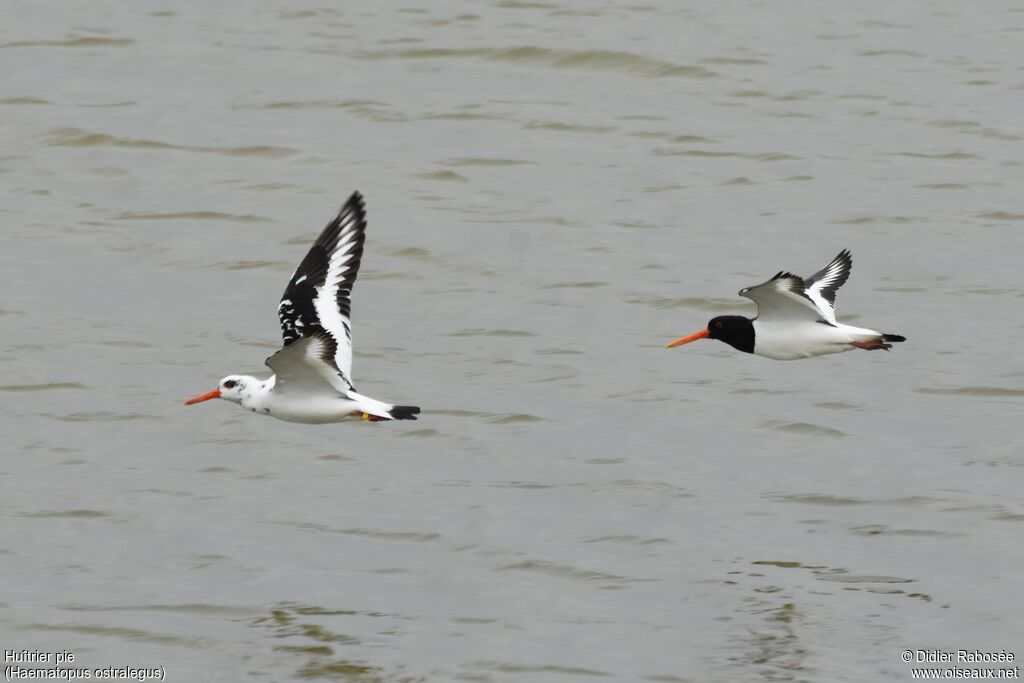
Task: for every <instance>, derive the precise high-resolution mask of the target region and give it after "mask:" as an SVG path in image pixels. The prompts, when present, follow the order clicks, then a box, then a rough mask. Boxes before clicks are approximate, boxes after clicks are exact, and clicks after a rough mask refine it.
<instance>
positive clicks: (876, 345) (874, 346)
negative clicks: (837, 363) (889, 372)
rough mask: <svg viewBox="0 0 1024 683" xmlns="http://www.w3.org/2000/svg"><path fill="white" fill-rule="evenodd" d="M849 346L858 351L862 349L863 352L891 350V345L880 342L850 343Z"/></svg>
mask: <svg viewBox="0 0 1024 683" xmlns="http://www.w3.org/2000/svg"><path fill="white" fill-rule="evenodd" d="M850 346H856V347H857V348H858V349H864V350H865V351H877V350H878V349H884V350H886V351H888V350H889V349H891V348H892V344H886V343H884V342H881V341H866V342H861V341H852V342H850Z"/></svg>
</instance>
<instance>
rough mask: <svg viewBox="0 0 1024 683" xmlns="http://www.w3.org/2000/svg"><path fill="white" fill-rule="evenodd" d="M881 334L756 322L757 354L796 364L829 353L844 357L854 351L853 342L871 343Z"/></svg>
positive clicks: (841, 327) (815, 324)
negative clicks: (851, 343)
mask: <svg viewBox="0 0 1024 683" xmlns="http://www.w3.org/2000/svg"><path fill="white" fill-rule="evenodd" d="M880 336H881V334H880V333H879V332H875V331H874V330H868V329H864V328H861V327H851V326H849V325H839V326H837V327H833V326H832V325H825V324H823V323H818V322H812V321H807V322H803V321H780V322H775V323H766V322H764V321H762V320H754V353H756V354H757V355H759V356H765V357H767V358H774V359H775V360H797V359H799V358H810V357H812V356H823V355H825V354H828V353H842V352H843V351H850V350H852V349H854V348H855V347H853V346H850V342H853V341H872V340H876V339H878V338H879V337H880Z"/></svg>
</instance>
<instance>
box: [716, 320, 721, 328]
mask: <svg viewBox="0 0 1024 683" xmlns="http://www.w3.org/2000/svg"><path fill="white" fill-rule="evenodd" d="M715 327H717V328H718V329H722V321H721V320H719V321H718V322H717V323H715Z"/></svg>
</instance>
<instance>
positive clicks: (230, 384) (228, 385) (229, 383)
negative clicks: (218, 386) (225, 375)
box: [224, 379, 238, 389]
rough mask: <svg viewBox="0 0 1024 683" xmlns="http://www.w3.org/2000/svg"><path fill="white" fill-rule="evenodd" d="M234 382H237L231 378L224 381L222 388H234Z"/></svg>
mask: <svg viewBox="0 0 1024 683" xmlns="http://www.w3.org/2000/svg"><path fill="white" fill-rule="evenodd" d="M236 384H238V382H236V381H235V380H233V379H229V380H228V381H227V382H224V388H225V389H234V388H235V385H236Z"/></svg>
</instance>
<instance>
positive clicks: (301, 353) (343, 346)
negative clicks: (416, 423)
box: [185, 192, 420, 424]
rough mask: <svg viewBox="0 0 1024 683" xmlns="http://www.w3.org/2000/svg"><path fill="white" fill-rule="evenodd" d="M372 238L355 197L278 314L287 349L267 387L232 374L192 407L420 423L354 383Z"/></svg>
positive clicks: (295, 417) (411, 409)
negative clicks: (355, 340) (362, 267)
mask: <svg viewBox="0 0 1024 683" xmlns="http://www.w3.org/2000/svg"><path fill="white" fill-rule="evenodd" d="M365 231H366V211H365V209H364V207H363V197H362V195H360V194H359V193H358V192H353V193H352V196H351V197H349V199H348V201H347V202H345V205H344V206H342V207H341V210H340V211H339V212H338V215H337V216H335V217H334V220H332V221H331V222H330V223H328V224H327V227H325V228H324V230H323V232H322V233H320V237H318V238H317V240H316V242H314V243H313V246H312V248H311V249H310V250H309V253H308V254H306V258H304V259H302V263H301V264H299V267H298V269H297V270H296V271H295V274H294V275H292V279H291V280H289V281H288V287H287V288H285V290H284V295H283V296H282V297H281V303H280V304H279V305H278V307H277V315H278V317H279V318H280V320H281V332H282V336H283V337H284V346H283V348H282V349H281V350H280V351H278V352H277V353H275V354H274V355H272V356H270V357H269V358H267V360H266V363H267V365H268V366H269V367H270V369H271V370H273V371H274V375H273V376H272V377H270V379H267V380H261V379H257V378H255V377H250V376H249V375H228V376H227V377H225V378H224V379H222V380H221V381H220V384H219V386H218V387H217V388H216V389H214V390H213V391H208V392H207V393H205V394H200V395H199V396H196V397H195V398H191V399H189V400H187V401H185V405H193V404H195V403H200V402H202V401H208V400H210V399H212V398H223V399H226V400H228V401H232V402H233V403H237V404H239V405H240V406H242V407H243V408H245V409H247V410H251V411H252V412H254V413H259V414H262V415H269V416H271V417H276V418H277V419H279V420H287V421H289V422H305V423H315V424H319V423H325V422H339V421H341V420H344V419H345V418H349V417H355V418H361V419H363V420H368V421H370V422H378V421H381V420H415V419H416V415H417V414H418V413H419V412H420V409H419V408H418V407H417V406H397V405H392V404H390V403H384V402H383V401H378V400H376V399H373V398H370V397H368V396H363V395H362V394H358V393H356V390H355V387H354V386H353V384H352V323H351V318H350V311H351V305H352V302H351V299H350V297H351V295H352V285H353V284H354V283H355V281H356V276H357V275H358V274H359V263H360V259H361V258H362V255H363V241H364V238H365Z"/></svg>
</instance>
